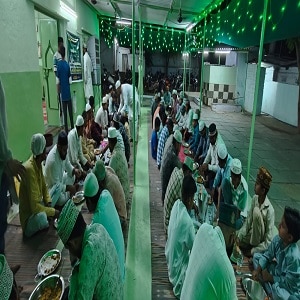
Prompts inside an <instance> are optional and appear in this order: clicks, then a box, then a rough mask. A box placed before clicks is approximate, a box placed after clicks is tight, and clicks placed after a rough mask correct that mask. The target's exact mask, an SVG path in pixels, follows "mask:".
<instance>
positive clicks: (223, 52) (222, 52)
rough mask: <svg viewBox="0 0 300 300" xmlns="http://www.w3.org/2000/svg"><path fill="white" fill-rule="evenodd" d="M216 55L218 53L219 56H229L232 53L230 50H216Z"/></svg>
mask: <svg viewBox="0 0 300 300" xmlns="http://www.w3.org/2000/svg"><path fill="white" fill-rule="evenodd" d="M215 53H217V54H228V53H230V51H228V50H216V51H215Z"/></svg>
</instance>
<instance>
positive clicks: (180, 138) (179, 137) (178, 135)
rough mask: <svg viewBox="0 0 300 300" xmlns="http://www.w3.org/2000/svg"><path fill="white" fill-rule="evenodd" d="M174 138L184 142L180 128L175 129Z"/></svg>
mask: <svg viewBox="0 0 300 300" xmlns="http://www.w3.org/2000/svg"><path fill="white" fill-rule="evenodd" d="M173 136H174V139H175V140H176V141H177V142H178V143H179V144H181V143H182V134H181V132H180V131H179V130H175V131H174V135H173Z"/></svg>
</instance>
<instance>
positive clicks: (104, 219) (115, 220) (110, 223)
mask: <svg viewBox="0 0 300 300" xmlns="http://www.w3.org/2000/svg"><path fill="white" fill-rule="evenodd" d="M84 196H85V199H86V204H87V207H88V209H89V211H90V212H92V213H94V216H93V219H92V223H98V224H102V225H103V226H104V228H105V229H106V230H107V232H108V234H109V236H110V237H111V239H112V240H113V242H114V244H115V247H116V250H117V254H118V258H119V264H120V271H121V276H122V278H123V280H124V276H125V247H124V237H123V233H122V229H121V223H120V220H119V216H118V213H117V210H116V207H115V205H114V202H113V199H112V197H111V194H110V192H109V191H108V190H105V189H102V187H99V184H98V181H97V178H96V176H95V174H93V173H90V174H88V175H87V177H86V179H85V181H84Z"/></svg>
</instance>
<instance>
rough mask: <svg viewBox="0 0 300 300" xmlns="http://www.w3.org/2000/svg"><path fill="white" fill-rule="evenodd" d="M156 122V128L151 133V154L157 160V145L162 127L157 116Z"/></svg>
mask: <svg viewBox="0 0 300 300" xmlns="http://www.w3.org/2000/svg"><path fill="white" fill-rule="evenodd" d="M154 123H155V125H154V129H153V130H152V134H151V156H152V158H153V159H155V160H156V156H157V146H158V132H159V128H160V120H159V118H156V119H155V122H154Z"/></svg>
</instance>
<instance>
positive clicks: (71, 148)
mask: <svg viewBox="0 0 300 300" xmlns="http://www.w3.org/2000/svg"><path fill="white" fill-rule="evenodd" d="M75 125H76V126H75V127H74V128H73V129H72V130H71V131H70V132H69V134H68V157H69V160H70V163H71V164H72V165H73V166H74V167H75V168H78V169H80V170H81V171H83V169H84V170H85V171H87V170H88V169H90V168H92V165H91V164H90V163H89V162H88V160H87V159H86V158H85V157H84V155H83V152H82V145H81V143H82V142H81V139H82V136H83V130H84V119H83V117H82V116H81V115H78V116H77V118H76V123H75ZM82 174H83V176H84V177H85V175H86V173H85V172H83V173H82Z"/></svg>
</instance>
